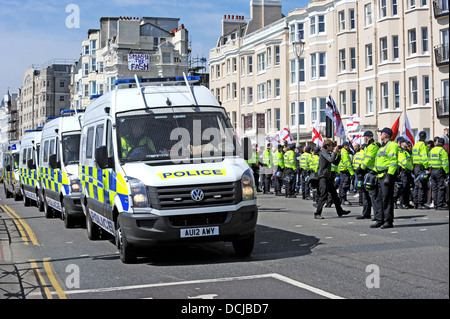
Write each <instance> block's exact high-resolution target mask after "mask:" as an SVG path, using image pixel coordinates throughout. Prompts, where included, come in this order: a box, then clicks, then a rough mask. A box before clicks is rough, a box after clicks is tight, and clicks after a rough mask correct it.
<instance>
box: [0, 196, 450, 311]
mask: <svg viewBox="0 0 450 319" xmlns="http://www.w3.org/2000/svg"><path fill="white" fill-rule="evenodd" d="M349 199H350V201H352V202H353V203H354V204H355V205H354V206H352V207H351V208H350V210H351V211H352V213H351V214H349V215H347V216H344V217H342V218H338V217H337V215H336V212H335V210H334V208H326V209H324V213H323V216H324V217H325V219H323V220H315V219H314V218H313V211H314V208H313V206H312V201H306V200H302V199H299V198H296V199H293V198H292V199H285V198H284V197H275V196H274V195H259V196H258V206H259V218H258V226H257V232H256V241H255V249H254V252H253V254H252V255H251V256H250V257H248V258H246V259H239V258H237V257H235V256H234V250H233V248H232V245H231V243H224V242H220V243H211V244H205V245H195V246H188V247H185V246H180V247H170V248H154V249H149V250H148V251H147V252H146V255H145V256H144V257H143V258H140V259H139V260H138V262H137V263H136V264H132V265H125V264H123V263H122V262H121V261H120V259H119V254H118V250H117V248H116V247H115V245H114V244H113V240H112V239H103V240H98V241H90V240H89V239H88V238H87V235H86V229H85V228H84V227H83V226H81V225H80V226H77V227H75V228H73V229H65V228H64V225H63V222H62V221H61V220H60V219H58V218H53V219H46V218H45V217H44V215H43V213H40V212H39V211H38V210H37V208H36V207H34V206H31V207H24V206H23V204H22V202H15V201H14V200H13V199H5V197H4V194H3V192H0V299H66V298H67V299H79V298H82V299H105V298H107V299H110V298H114V299H115V298H121V299H136V298H146V299H178V300H184V301H186V300H191V299H192V300H193V299H222V300H228V299H234V300H237V299H242V300H259V302H262V301H264V300H266V301H270V300H274V299H330V298H331V299H335V298H345V299H448V298H449V263H448V260H449V212H448V211H434V210H427V211H423V210H396V212H395V215H396V218H395V224H394V225H395V227H394V228H392V229H379V228H378V229H371V228H370V227H369V225H370V224H371V223H372V221H370V220H357V219H356V218H355V217H356V216H358V215H359V214H360V213H361V210H362V208H361V207H359V206H356V202H357V199H356V198H354V197H353V194H352V195H350V196H349ZM221 310H222V311H225V309H221Z"/></svg>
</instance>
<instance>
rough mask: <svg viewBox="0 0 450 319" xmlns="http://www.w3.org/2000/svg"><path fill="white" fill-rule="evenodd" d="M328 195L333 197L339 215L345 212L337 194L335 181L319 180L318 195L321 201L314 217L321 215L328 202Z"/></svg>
mask: <svg viewBox="0 0 450 319" xmlns="http://www.w3.org/2000/svg"><path fill="white" fill-rule="evenodd" d="M328 194H330V195H331V197H332V199H333V201H334V205H335V207H336V212H337V213H338V215H341V214H342V212H343V209H342V206H341V201H340V200H339V196H338V194H337V192H336V188H335V187H334V181H333V180H331V179H328V178H325V177H320V178H319V187H318V188H317V195H318V196H319V200H318V202H317V209H316V212H315V214H314V215H321V214H322V209H323V206H324V205H325V203H326V202H327V200H328Z"/></svg>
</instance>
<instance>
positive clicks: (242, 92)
mask: <svg viewBox="0 0 450 319" xmlns="http://www.w3.org/2000/svg"><path fill="white" fill-rule="evenodd" d="M241 105H245V88H242V89H241Z"/></svg>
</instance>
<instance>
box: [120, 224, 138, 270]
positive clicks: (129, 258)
mask: <svg viewBox="0 0 450 319" xmlns="http://www.w3.org/2000/svg"><path fill="white" fill-rule="evenodd" d="M116 241H117V242H118V244H119V255H120V260H121V261H122V262H123V263H124V264H132V263H135V262H136V259H137V254H136V248H135V247H133V245H131V244H130V243H128V241H127V237H126V236H125V234H124V233H123V230H122V228H121V226H120V222H119V219H117V230H116Z"/></svg>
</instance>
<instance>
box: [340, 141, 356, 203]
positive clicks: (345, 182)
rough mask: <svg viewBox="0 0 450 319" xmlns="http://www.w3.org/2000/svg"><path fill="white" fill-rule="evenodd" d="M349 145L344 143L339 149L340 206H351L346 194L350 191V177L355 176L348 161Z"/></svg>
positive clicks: (350, 162) (349, 160)
mask: <svg viewBox="0 0 450 319" xmlns="http://www.w3.org/2000/svg"><path fill="white" fill-rule="evenodd" d="M349 150H350V143H349V142H347V141H345V142H344V143H343V144H342V149H341V161H340V162H339V165H338V170H339V177H340V184H339V198H340V200H341V204H342V205H349V206H350V205H351V203H350V202H349V201H348V200H347V192H348V191H349V190H350V184H351V176H353V175H355V172H354V171H353V167H352V161H351V159H350V154H349Z"/></svg>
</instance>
